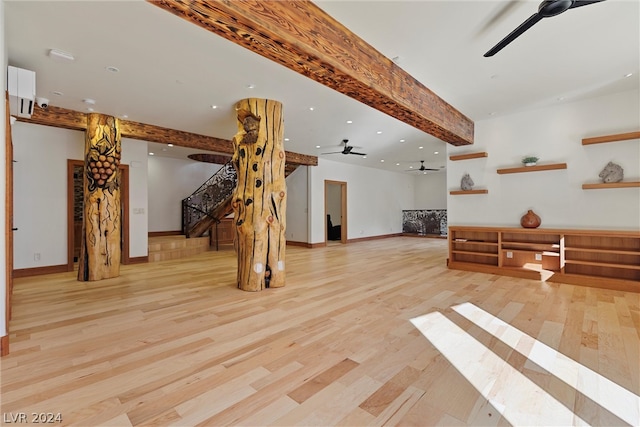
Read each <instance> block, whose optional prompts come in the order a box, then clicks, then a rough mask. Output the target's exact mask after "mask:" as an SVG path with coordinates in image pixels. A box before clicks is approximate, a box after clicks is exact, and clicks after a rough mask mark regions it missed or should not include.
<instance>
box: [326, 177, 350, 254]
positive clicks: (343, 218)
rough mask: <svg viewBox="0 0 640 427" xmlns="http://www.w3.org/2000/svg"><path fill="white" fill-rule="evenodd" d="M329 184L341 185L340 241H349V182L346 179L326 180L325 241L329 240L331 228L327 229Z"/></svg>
mask: <svg viewBox="0 0 640 427" xmlns="http://www.w3.org/2000/svg"><path fill="white" fill-rule="evenodd" d="M329 185H339V186H340V243H347V183H346V182H345V181H333V180H330V179H325V180H324V241H325V244H326V242H327V241H328V240H329V239H328V237H329V230H328V229H327V215H328V212H327V193H328V192H329Z"/></svg>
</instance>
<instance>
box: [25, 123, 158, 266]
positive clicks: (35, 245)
mask: <svg viewBox="0 0 640 427" xmlns="http://www.w3.org/2000/svg"><path fill="white" fill-rule="evenodd" d="M13 144H14V159H15V160H16V161H17V163H14V186H13V188H14V227H18V231H16V232H15V233H14V244H13V248H14V268H15V269H21V268H33V267H44V266H51V265H63V264H66V263H67V159H76V160H81V159H82V158H83V156H84V132H81V131H74V130H68V129H60V128H54V127H50V126H41V125H34V124H27V123H23V122H17V123H16V124H15V125H14V126H13ZM122 163H123V164H129V219H130V223H129V256H130V257H140V256H146V255H147V250H148V249H147V215H146V212H147V143H146V142H144V141H137V140H132V139H127V138H123V140H122ZM134 209H136V211H135V212H141V211H140V210H139V209H142V212H141V213H136V214H134ZM35 254H40V259H39V260H36V259H35V258H36V256H35Z"/></svg>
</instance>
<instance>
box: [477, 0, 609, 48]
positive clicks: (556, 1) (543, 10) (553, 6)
mask: <svg viewBox="0 0 640 427" xmlns="http://www.w3.org/2000/svg"><path fill="white" fill-rule="evenodd" d="M602 1H604V0H545V1H543V2H542V3H540V6H538V12H536V13H534V14H533V15H531V16H530V17H529V19H527V20H526V21H524V22H523V23H522V24H520V26H518V28H516V29H515V30H513V31H512V32H511V33H509V35H507V36H506V37H505V38H503V39H502V40H500V42H498V44H497V45H495V46H494V47H492V48H491V49H489V51H488V52H487V53H485V54H484V57H485V58H487V57H489V56H493V55H495V54H496V53H498V52H500V51H501V50H502V49H504V48H505V47H506V46H507V45H508V44H509V43H511V42H512V41H514V40H515V39H516V38H518V37H520V36H521V35H522V33H524V32H525V31H527V30H528V29H529V28H531V27H533V25H534V24H536V23H537V22H538V21H541V20H542V18H550V17H552V16H556V15H559V14H561V13H562V12H565V11H566V10H569V9H575V8H576V7H581V6H588V5H590V4H593V3H600V2H602Z"/></svg>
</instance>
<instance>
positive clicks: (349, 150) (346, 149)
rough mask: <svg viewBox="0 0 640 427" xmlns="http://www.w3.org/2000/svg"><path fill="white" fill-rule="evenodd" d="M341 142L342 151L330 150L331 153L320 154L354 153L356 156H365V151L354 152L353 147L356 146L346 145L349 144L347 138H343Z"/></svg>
mask: <svg viewBox="0 0 640 427" xmlns="http://www.w3.org/2000/svg"><path fill="white" fill-rule="evenodd" d="M342 144H344V148H343V149H342V151H332V152H331V153H322V154H355V155H357V156H366V154H365V153H356V152H355V151H353V149H354V148H356V147H354V146H353V145H348V144H349V140H348V139H343V140H342ZM358 148H359V147H358Z"/></svg>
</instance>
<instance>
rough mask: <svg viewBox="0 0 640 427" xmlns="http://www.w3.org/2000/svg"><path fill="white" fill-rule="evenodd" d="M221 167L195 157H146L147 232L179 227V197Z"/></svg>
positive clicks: (180, 220)
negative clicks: (193, 158)
mask: <svg viewBox="0 0 640 427" xmlns="http://www.w3.org/2000/svg"><path fill="white" fill-rule="evenodd" d="M145 155H146V153H145ZM220 167H221V166H220V165H215V164H212V163H204V162H196V161H194V160H181V159H172V158H168V157H158V156H153V157H149V175H148V176H149V180H148V182H149V231H152V232H153V231H177V230H182V199H184V198H186V197H189V196H190V195H191V194H192V193H193V192H194V191H195V190H197V189H198V188H199V187H200V186H201V185H202V184H203V183H204V182H205V181H206V180H207V179H209V178H211V176H212V175H213V174H214V173H216V172H217V171H218V169H220Z"/></svg>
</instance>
